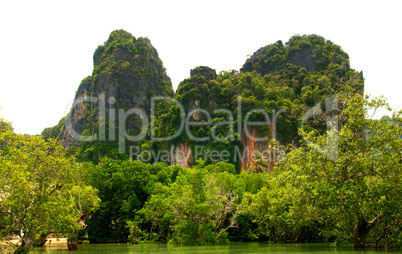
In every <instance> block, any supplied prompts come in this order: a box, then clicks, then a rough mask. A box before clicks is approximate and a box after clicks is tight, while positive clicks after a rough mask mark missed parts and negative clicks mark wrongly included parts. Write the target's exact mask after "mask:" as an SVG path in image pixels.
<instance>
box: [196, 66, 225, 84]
mask: <svg viewBox="0 0 402 254" xmlns="http://www.w3.org/2000/svg"><path fill="white" fill-rule="evenodd" d="M196 75H201V76H203V77H204V78H205V79H207V80H208V81H209V80H212V79H216V77H217V76H218V75H217V74H216V71H215V70H214V69H211V68H209V67H207V66H198V67H196V68H194V69H192V70H191V71H190V77H191V78H194V77H195V76H196Z"/></svg>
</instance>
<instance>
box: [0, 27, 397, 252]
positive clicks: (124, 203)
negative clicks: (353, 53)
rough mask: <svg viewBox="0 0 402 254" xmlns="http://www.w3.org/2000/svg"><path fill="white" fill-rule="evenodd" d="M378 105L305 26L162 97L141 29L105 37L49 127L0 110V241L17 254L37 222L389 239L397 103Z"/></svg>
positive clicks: (170, 232) (141, 234) (116, 229)
mask: <svg viewBox="0 0 402 254" xmlns="http://www.w3.org/2000/svg"><path fill="white" fill-rule="evenodd" d="M379 108H384V109H388V110H391V109H389V106H388V104H387V103H386V101H385V99H384V98H382V97H381V98H369V97H367V96H364V79H363V75H362V72H357V71H356V70H354V69H352V68H351V65H350V63H349V57H348V55H347V53H346V52H344V51H343V50H342V48H341V47H340V46H338V45H336V44H334V43H333V42H331V41H328V40H326V39H324V38H323V37H321V36H318V35H295V36H292V37H291V38H290V39H289V41H288V42H286V43H283V42H282V41H277V42H275V43H273V44H270V45H267V46H264V47H262V48H260V49H258V50H257V51H256V52H255V53H254V54H253V55H251V56H250V57H249V58H248V59H247V60H246V61H245V63H244V65H243V66H242V67H241V68H239V70H228V71H222V72H220V73H216V71H215V70H214V69H213V68H211V67H207V66H198V67H195V68H194V69H192V70H190V76H189V77H188V78H187V79H185V80H183V81H181V82H180V84H179V86H178V88H177V90H176V91H174V90H173V87H172V84H171V81H170V78H169V76H168V74H167V73H166V69H165V68H164V66H163V63H162V60H161V59H160V58H159V56H158V53H157V51H156V49H155V48H154V47H153V46H152V44H151V42H150V40H149V39H147V38H135V37H134V36H133V35H131V34H130V33H128V32H126V31H123V30H116V31H113V32H112V33H111V34H110V37H109V38H108V40H107V41H106V42H105V43H104V44H103V45H100V46H99V47H98V48H97V49H96V51H95V53H94V69H93V72H92V74H91V75H90V76H88V77H86V78H84V79H83V80H82V82H81V84H80V85H79V87H78V90H77V92H76V96H75V101H74V104H73V106H72V108H71V109H70V111H69V113H68V115H66V116H65V117H64V118H62V119H61V120H60V122H59V124H58V125H57V126H54V127H50V128H47V129H45V130H44V131H43V133H42V135H41V136H22V135H18V134H15V133H14V132H13V129H12V127H11V125H10V124H9V123H8V122H7V121H6V120H4V119H0V173H1V174H0V176H1V178H0V187H1V189H0V201H1V205H0V216H1V217H0V221H1V223H0V237H1V239H6V240H7V239H8V238H9V237H10V236H11V235H13V234H19V235H20V237H21V238H22V239H23V242H22V243H23V244H22V245H21V246H19V248H17V249H16V253H24V252H25V253H26V252H28V251H29V250H30V248H31V247H32V246H33V245H40V243H41V241H40V240H41V239H42V240H43V239H45V238H46V236H47V234H48V233H50V232H53V233H63V234H65V235H67V236H69V241H68V242H69V248H70V247H71V248H74V247H76V246H77V243H79V242H90V243H110V242H131V243H134V244H136V243H147V242H162V243H175V244H184V245H206V244H222V243H226V242H228V241H254V240H258V241H270V242H274V243H276V242H284V243H295V242H327V243H332V244H334V245H339V244H347V243H353V244H354V247H355V248H364V247H376V248H377V247H387V248H388V247H397V246H401V244H402V234H401V232H402V213H401V211H402V209H401V208H402V195H401V194H402V181H401V180H402V177H401V168H402V167H401V162H402V139H401V137H402V127H401V126H402V111H399V112H398V111H394V112H393V115H392V117H387V118H383V119H381V120H375V119H372V113H373V112H375V111H376V110H377V109H379ZM58 143H60V144H61V145H62V146H60V145H59V144H58ZM27 154H32V155H34V156H30V155H27ZM57 170H60V171H61V172H62V174H58V173H57ZM58 207H61V208H62V209H60V208H59V209H58ZM77 222H78V223H77Z"/></svg>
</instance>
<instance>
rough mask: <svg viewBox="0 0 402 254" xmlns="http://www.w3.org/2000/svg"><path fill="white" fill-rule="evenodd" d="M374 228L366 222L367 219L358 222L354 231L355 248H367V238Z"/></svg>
mask: <svg viewBox="0 0 402 254" xmlns="http://www.w3.org/2000/svg"><path fill="white" fill-rule="evenodd" d="M371 228H372V226H371V225H370V224H369V223H368V222H367V221H366V219H364V218H361V219H359V221H358V222H357V225H356V226H355V228H354V229H353V246H354V247H355V248H365V247H366V243H365V240H366V236H367V234H368V232H369V231H370V229H371Z"/></svg>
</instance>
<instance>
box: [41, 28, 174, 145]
mask: <svg viewBox="0 0 402 254" xmlns="http://www.w3.org/2000/svg"><path fill="white" fill-rule="evenodd" d="M93 62H94V69H93V72H92V76H89V77H87V78H85V79H83V81H82V82H81V84H80V86H79V87H78V90H77V93H76V95H75V102H76V103H75V105H74V106H73V107H72V108H71V111H70V112H69V114H68V116H67V117H66V119H65V120H69V121H70V122H65V123H70V125H71V127H72V128H71V129H72V131H73V132H75V133H77V134H79V135H82V136H91V135H95V134H96V135H97V138H98V139H99V138H102V137H99V135H100V134H99V130H103V131H106V130H110V129H111V128H115V129H118V127H117V126H114V127H112V126H109V125H110V124H109V111H110V109H114V110H115V111H116V112H117V111H118V110H119V109H124V110H125V111H126V110H128V109H132V108H138V109H140V110H142V111H144V112H145V114H146V116H147V117H149V113H150V98H151V97H152V96H173V94H174V91H173V88H172V84H171V81H170V78H169V77H168V76H167V74H166V70H165V68H164V67H163V64H162V61H161V60H160V58H159V56H158V53H157V51H156V49H155V48H154V47H153V46H152V44H151V42H150V40H149V39H147V38H135V37H134V36H133V35H131V34H130V33H128V32H126V31H123V30H116V31H113V32H112V33H111V34H110V36H109V38H108V40H107V41H106V42H105V43H104V44H103V45H101V46H99V47H98V48H97V49H96V51H95V53H94V56H93ZM102 118H103V119H102ZM116 118H118V116H116ZM138 118H141V117H128V118H127V121H126V129H127V132H129V133H138V132H139V131H140V130H139V127H140V125H139V121H140V120H141V119H138ZM117 120H118V119H117ZM100 123H102V124H104V125H106V126H100ZM112 124H114V123H112ZM57 128H60V130H59V134H58V135H57V138H59V139H60V141H61V143H62V145H63V146H65V147H66V148H68V147H70V146H72V145H78V144H79V142H78V141H77V139H76V138H73V137H72V136H71V135H70V134H71V131H70V133H69V132H68V129H66V127H65V125H61V126H57ZM57 132H58V131H54V130H45V134H46V133H51V134H53V135H54V134H55V133H56V134H57ZM106 133H108V134H110V133H109V132H108V131H106ZM101 135H102V134H101ZM111 136H113V134H112V135H111ZM112 138H113V137H112ZM105 139H108V140H110V137H107V136H106V137H105Z"/></svg>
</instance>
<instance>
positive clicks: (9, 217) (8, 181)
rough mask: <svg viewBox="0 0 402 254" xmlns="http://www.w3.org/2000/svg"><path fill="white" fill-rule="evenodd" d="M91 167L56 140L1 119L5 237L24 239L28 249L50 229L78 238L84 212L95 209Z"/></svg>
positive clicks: (0, 233) (0, 208)
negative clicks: (89, 176) (89, 178)
mask: <svg viewBox="0 0 402 254" xmlns="http://www.w3.org/2000/svg"><path fill="white" fill-rule="evenodd" d="M86 171H87V169H86V167H85V166H83V165H81V164H78V163H76V162H75V160H74V158H72V157H67V156H66V155H65V153H64V152H63V147H62V146H60V145H59V144H57V142H56V141H55V140H50V141H45V140H43V138H42V137H40V136H28V135H27V136H23V135H19V134H15V133H14V132H13V131H12V128H11V127H10V125H9V124H8V123H7V122H5V121H3V120H1V129H0V238H1V239H5V240H9V239H10V238H11V237H12V236H13V235H17V236H18V237H19V238H20V239H21V245H20V246H19V247H18V248H17V249H16V253H24V252H27V251H29V249H30V248H31V247H32V246H33V245H34V244H36V243H35V242H38V241H39V242H40V241H41V238H44V239H46V236H47V235H48V234H49V233H50V232H53V233H60V232H61V233H64V234H65V235H66V236H68V237H69V243H70V244H73V245H74V243H76V241H77V239H76V238H77V237H78V232H79V231H80V228H81V226H80V225H79V224H78V223H77V220H78V219H79V218H80V216H81V215H82V214H83V213H85V212H87V213H89V212H91V211H93V210H95V209H96V208H97V207H98V205H99V202H100V199H99V198H98V197H97V195H96V194H97V190H96V189H94V188H93V187H91V186H89V185H87V184H86V183H85V182H86V181H85V175H86Z"/></svg>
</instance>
